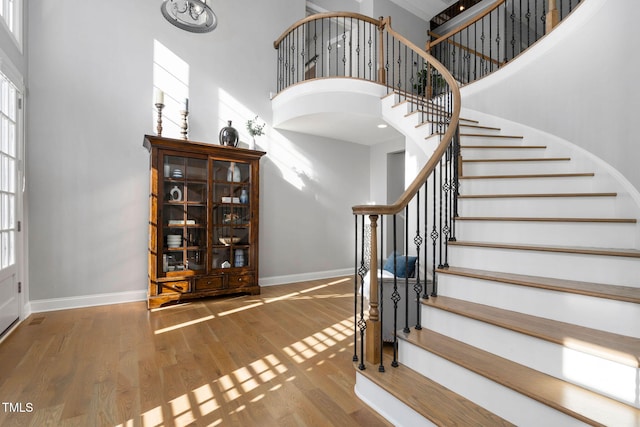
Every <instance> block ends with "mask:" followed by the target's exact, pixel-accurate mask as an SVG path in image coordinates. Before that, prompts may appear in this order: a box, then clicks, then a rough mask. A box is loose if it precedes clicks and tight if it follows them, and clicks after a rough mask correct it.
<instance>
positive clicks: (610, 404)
mask: <svg viewBox="0 0 640 427" xmlns="http://www.w3.org/2000/svg"><path fill="white" fill-rule="evenodd" d="M437 298H442V297H437ZM399 337H400V338H401V339H403V340H406V341H408V342H411V343H413V344H415V345H417V346H419V347H421V348H423V349H424V350H427V351H429V352H431V353H433V354H436V355H438V356H440V357H442V358H444V359H446V360H449V361H451V362H453V363H456V364H458V365H460V366H462V367H464V368H466V369H468V370H470V371H472V372H475V373H476V374H478V375H482V376H484V377H486V378H488V379H490V380H492V381H494V382H496V383H499V384H501V385H503V386H505V387H508V388H510V389H512V390H514V391H516V392H518V393H521V394H523V395H525V396H528V397H530V398H532V399H535V400H537V401H538V402H541V403H543V404H545V405H547V406H549V407H551V408H554V409H556V410H558V411H562V412H564V413H566V414H568V415H570V416H572V417H574V418H576V419H579V420H581V421H583V422H586V423H588V424H592V425H594V424H595V425H611V426H613V425H615V426H626V425H630V426H637V420H638V419H639V417H640V410H638V409H636V408H634V407H632V406H629V405H625V404H624V403H621V402H618V401H616V400H614V399H611V398H608V397H605V396H602V395H599V394H598V393H595V392H592V391H589V390H586V389H584V388H582V387H579V386H576V385H574V384H571V383H568V382H566V381H562V380H560V379H557V378H554V377H552V376H550V375H547V374H544V373H541V372H539V371H536V370H534V369H531V368H528V367H526V366H522V365H519V364H517V363H515V362H512V361H510V360H507V359H504V358H502V357H499V356H496V355H494V354H491V353H488V352H486V351H483V350H480V349H478V348H476V347H473V346H470V345H468V344H465V343H462V342H460V341H456V340H454V339H451V338H449V337H446V336H444V335H441V334H438V333H436V332H433V331H430V330H428V329H422V330H419V331H416V330H412V331H411V333H409V334H404V333H400V334H399Z"/></svg>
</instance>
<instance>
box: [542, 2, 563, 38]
mask: <svg viewBox="0 0 640 427" xmlns="http://www.w3.org/2000/svg"><path fill="white" fill-rule="evenodd" d="M546 21H547V22H546V28H545V33H546V34H548V33H550V32H551V30H553V29H554V28H555V26H556V25H558V22H560V12H559V11H558V8H557V7H556V0H549V9H548V12H547V17H546Z"/></svg>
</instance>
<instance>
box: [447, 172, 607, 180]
mask: <svg viewBox="0 0 640 427" xmlns="http://www.w3.org/2000/svg"><path fill="white" fill-rule="evenodd" d="M588 176H595V174H594V173H593V172H577V173H531V174H522V175H465V176H461V177H460V178H459V179H509V178H575V177H588Z"/></svg>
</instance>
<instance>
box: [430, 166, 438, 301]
mask: <svg viewBox="0 0 640 427" xmlns="http://www.w3.org/2000/svg"><path fill="white" fill-rule="evenodd" d="M437 170H438V168H437V167H436V168H435V169H434V170H433V174H432V175H431V176H432V179H433V195H432V197H433V201H432V205H433V206H432V210H433V213H432V223H433V227H432V229H431V242H432V246H433V247H432V254H431V256H432V269H433V285H432V286H434V289H433V290H432V293H431V296H436V294H435V283H436V282H435V270H436V254H437V244H438V230H437V229H436V221H437V218H438V216H437V214H436V206H437V193H438V187H437V184H438V182H437V176H436V175H437Z"/></svg>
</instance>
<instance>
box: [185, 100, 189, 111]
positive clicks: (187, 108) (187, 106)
mask: <svg viewBox="0 0 640 427" xmlns="http://www.w3.org/2000/svg"><path fill="white" fill-rule="evenodd" d="M184 111H189V98H185V99H184Z"/></svg>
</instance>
